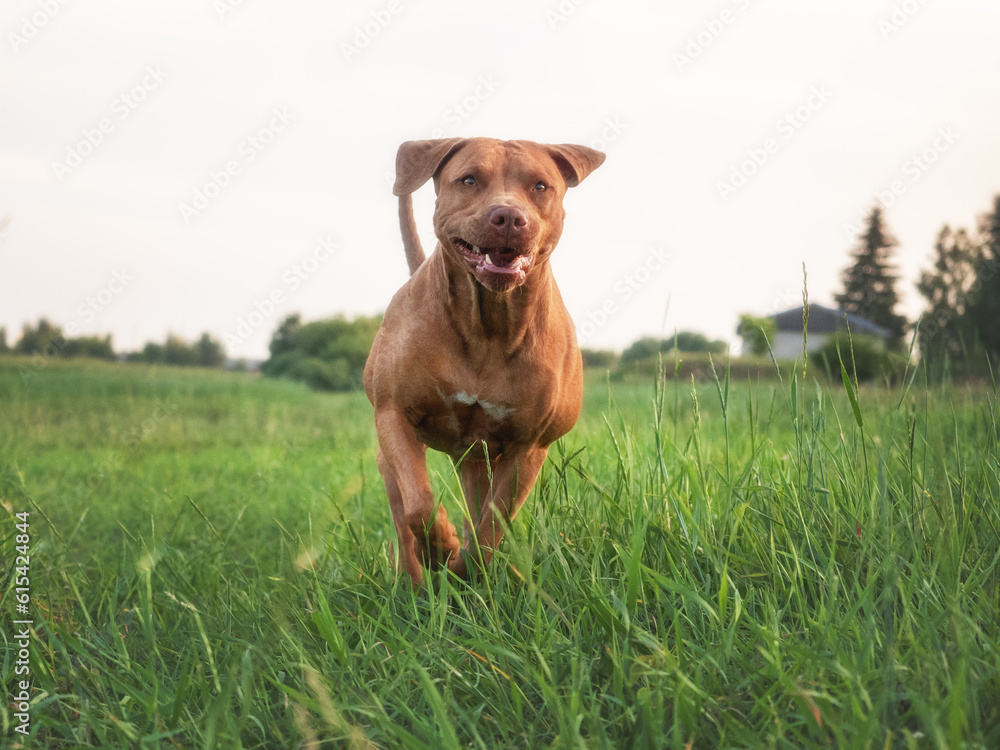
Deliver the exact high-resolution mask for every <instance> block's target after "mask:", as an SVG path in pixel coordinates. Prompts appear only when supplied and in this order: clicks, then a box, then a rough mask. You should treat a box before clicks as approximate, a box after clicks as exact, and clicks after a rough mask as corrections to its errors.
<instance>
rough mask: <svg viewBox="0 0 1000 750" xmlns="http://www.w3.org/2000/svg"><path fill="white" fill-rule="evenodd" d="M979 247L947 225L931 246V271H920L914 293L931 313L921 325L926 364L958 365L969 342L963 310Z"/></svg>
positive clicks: (967, 297)
mask: <svg viewBox="0 0 1000 750" xmlns="http://www.w3.org/2000/svg"><path fill="white" fill-rule="evenodd" d="M978 255H979V247H978V243H977V242H976V240H975V239H974V238H972V237H970V236H969V233H968V232H967V231H966V230H965V229H958V230H957V231H953V230H952V229H951V227H949V226H948V225H947V224H945V225H944V227H942V228H941V231H940V232H939V233H938V236H937V241H936V242H935V243H934V268H933V270H931V271H922V272H921V273H920V279H919V281H917V291H918V292H920V294H921V295H922V296H923V298H924V299H926V300H927V303H928V305H930V309H929V310H928V311H927V313H926V314H925V315H924V316H923V318H922V319H921V322H920V329H919V337H920V352H921V355H922V356H923V358H924V359H925V360H926V361H927V362H935V361H937V360H938V359H940V358H941V357H943V356H947V357H948V358H949V359H950V360H951V361H961V360H962V359H963V358H964V354H965V344H966V343H967V340H968V333H969V321H968V319H967V318H966V308H967V305H968V302H969V293H970V290H971V288H972V285H973V281H974V279H975V272H976V262H977V256H978Z"/></svg>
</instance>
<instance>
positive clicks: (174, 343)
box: [128, 333, 226, 367]
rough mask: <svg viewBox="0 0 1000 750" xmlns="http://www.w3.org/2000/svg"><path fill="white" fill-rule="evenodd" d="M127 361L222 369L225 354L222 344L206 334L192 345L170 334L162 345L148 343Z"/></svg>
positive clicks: (224, 362)
mask: <svg viewBox="0 0 1000 750" xmlns="http://www.w3.org/2000/svg"><path fill="white" fill-rule="evenodd" d="M128 361H129V362H146V363H148V364H154V365H177V366H179V367H222V366H223V365H224V364H226V352H225V350H224V349H223V348H222V344H221V343H219V342H218V341H216V340H215V339H213V338H212V337H211V336H209V335H208V334H207V333H203V334H202V335H201V338H200V339H198V340H197V341H196V342H194V343H193V344H189V343H187V342H186V341H184V339H182V338H180V337H179V336H175V335H173V334H170V335H168V336H167V340H166V342H165V343H163V344H157V343H155V342H152V341H150V342H149V343H147V344H146V345H145V346H144V347H143V348H142V350H141V351H138V352H135V353H133V354H130V355H129V356H128Z"/></svg>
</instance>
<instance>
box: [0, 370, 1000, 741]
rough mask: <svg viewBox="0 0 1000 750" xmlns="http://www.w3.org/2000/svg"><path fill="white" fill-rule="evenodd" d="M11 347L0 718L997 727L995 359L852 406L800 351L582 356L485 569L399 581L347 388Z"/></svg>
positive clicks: (290, 730)
mask: <svg viewBox="0 0 1000 750" xmlns="http://www.w3.org/2000/svg"><path fill="white" fill-rule="evenodd" d="M26 365H29V363H26V362H25V361H18V360H15V359H11V358H0V500H2V504H3V507H4V508H6V512H5V511H2V510H0V516H2V520H0V537H2V540H3V549H2V558H0V559H2V560H3V562H4V568H3V569H4V573H5V577H4V579H3V584H4V589H3V591H4V597H3V603H4V604H3V618H2V620H0V622H2V623H3V625H2V626H0V632H2V638H3V642H4V646H5V651H4V656H3V662H2V669H3V682H4V686H3V689H4V692H5V694H8V695H9V694H11V693H12V692H13V689H14V687H13V686H14V681H15V675H14V665H15V658H16V645H15V643H14V641H13V635H14V626H13V625H12V624H10V623H11V621H12V620H13V619H14V617H15V615H14V609H13V593H14V588H15V584H14V578H13V576H12V570H11V565H12V564H13V561H14V558H15V554H16V553H15V546H16V545H15V535H16V533H17V532H16V529H15V522H16V519H15V518H14V516H12V515H11V514H12V513H17V512H23V511H29V512H30V513H31V516H30V523H31V527H30V536H31V586H30V588H31V596H32V603H31V616H32V618H33V619H34V621H35V625H34V629H33V640H32V645H31V681H32V704H31V717H32V718H31V730H30V731H31V734H30V737H29V738H27V739H24V738H21V736H20V735H18V734H15V733H14V732H13V725H14V714H13V711H12V709H11V705H10V703H9V702H7V701H4V702H3V705H2V707H0V712H2V720H3V732H4V735H3V736H4V740H3V742H6V743H8V746H16V745H15V744H14V743H16V742H17V740H19V739H22V740H23V743H24V745H25V746H34V747H49V748H60V747H184V748H197V747H226V748H229V747H247V748H255V747H296V746H300V744H301V746H316V745H309V743H311V742H314V741H316V742H323V741H326V742H327V743H328V745H327V746H329V747H384V748H397V747H398V748H424V747H443V748H452V747H474V748H493V747H504V748H508V747H509V748H520V747H558V748H571V747H572V748H576V747H626V748H671V747H672V748H685V747H695V748H716V747H747V748H750V747H754V748H756V747H777V748H803V747H842V748H848V747H849V748H865V747H871V748H883V747H890V748H893V747H902V748H909V747H915V748H959V747H967V748H990V749H992V748H996V747H1000V450H998V438H1000V434H998V405H997V404H998V398H997V391H996V390H994V389H990V388H986V387H967V388H965V387H958V386H954V387H944V388H936V389H933V388H926V387H921V386H919V384H915V385H914V386H913V387H912V388H910V389H909V390H906V389H905V388H898V389H894V390H885V389H878V390H876V389H870V390H869V389H862V390H861V391H860V392H859V393H858V404H857V406H858V408H857V412H855V410H854V409H853V408H852V404H851V402H850V400H849V398H848V394H847V393H846V392H845V390H844V387H843V385H841V384H837V385H836V386H834V385H822V386H820V385H818V384H816V383H815V382H814V381H812V379H811V377H810V378H809V379H808V381H807V386H806V387H802V385H801V383H800V382H793V383H789V382H788V381H787V380H786V381H785V383H784V384H778V383H772V382H760V383H756V382H753V383H747V382H734V383H727V382H725V381H724V380H723V381H722V382H720V383H714V382H710V383H708V384H698V385H695V386H692V384H691V383H690V382H683V381H681V382H677V381H674V380H667V381H664V382H662V383H661V385H660V387H659V388H657V387H656V386H655V385H654V383H653V382H652V381H648V382H645V381H643V382H628V383H613V384H611V385H610V387H609V385H608V384H607V383H606V382H605V381H604V380H602V378H601V377H600V376H598V375H595V376H593V378H592V380H591V381H590V382H588V387H587V393H586V403H585V407H584V414H583V416H582V418H581V420H580V423H579V425H578V426H577V428H576V429H575V430H574V431H573V432H572V433H570V434H569V435H568V436H567V437H566V438H564V439H563V440H562V441H561V442H560V443H558V444H557V445H556V446H554V447H553V450H552V451H550V457H549V461H548V462H547V464H546V466H545V468H544V470H543V474H542V477H541V479H540V480H539V482H538V485H537V487H536V489H535V491H534V492H533V494H532V497H531V498H530V500H529V501H528V503H527V504H526V506H525V509H524V511H523V512H522V513H521V515H520V516H518V518H517V519H516V521H515V522H514V524H513V527H512V529H511V532H510V533H509V534H508V536H507V537H506V538H505V541H504V544H503V546H502V548H501V551H500V553H499V554H498V555H497V557H496V559H495V560H494V563H493V565H492V568H491V570H490V574H489V576H488V577H486V578H483V579H480V580H478V581H476V582H474V583H471V584H465V583H463V582H460V581H455V580H449V579H448V578H447V577H446V576H445V575H444V574H441V575H437V576H436V577H431V578H430V582H431V585H429V586H427V587H425V588H424V589H423V590H421V591H419V592H416V593H415V592H413V591H412V590H411V589H410V586H409V584H408V582H407V581H405V580H399V579H396V578H395V577H394V575H393V571H392V566H391V563H390V560H389V556H388V544H389V542H390V541H391V537H392V524H391V521H390V517H389V511H388V506H387V503H386V501H385V495H384V491H383V488H382V485H381V481H380V479H379V477H378V472H377V470H376V467H375V438H374V430H373V426H372V420H371V411H370V407H369V405H368V403H367V401H366V400H365V398H364V396H363V395H362V394H347V395H328V394H327V395H324V394H317V393H313V392H310V391H307V390H305V389H304V388H302V387H299V386H297V385H293V384H288V383H283V382H275V381H267V380H259V379H255V378H253V377H251V376H246V375H235V374H224V373H212V372H195V371H182V370H174V369H169V368H159V369H157V368H151V367H143V366H127V367H125V366H115V365H104V364H81V363H62V362H50V363H49V364H48V365H47V366H45V367H43V368H40V369H37V370H30V371H29V372H28V374H27V375H26V376H25V375H22V372H21V370H22V368H23V367H25V366H26ZM918 381H919V376H918ZM859 422H860V424H859ZM431 467H432V472H433V475H434V481H435V486H436V488H437V490H438V492H439V494H440V496H441V497H442V499H443V500H444V502H446V503H447V504H448V505H449V511H450V512H454V513H458V512H459V511H458V500H457V493H458V484H457V482H456V480H455V477H454V475H453V472H452V470H451V467H450V465H449V463H448V462H447V461H446V460H444V459H442V457H440V456H434V457H433V458H432V461H431Z"/></svg>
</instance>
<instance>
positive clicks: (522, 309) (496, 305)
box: [432, 245, 554, 354]
mask: <svg viewBox="0 0 1000 750" xmlns="http://www.w3.org/2000/svg"><path fill="white" fill-rule="evenodd" d="M432 260H436V261H437V263H436V266H437V267H436V268H434V272H435V275H437V276H438V278H439V280H440V282H441V283H442V284H443V285H444V286H445V287H446V289H447V295H446V296H443V297H442V299H447V300H448V304H447V314H448V317H449V318H450V319H451V323H452V325H453V326H454V327H455V329H456V330H457V331H458V332H459V333H460V334H461V335H462V338H463V339H465V340H466V341H469V340H476V339H486V340H492V341H495V342H496V343H499V344H500V345H501V346H502V347H503V348H504V349H505V350H506V351H507V352H508V354H511V353H513V352H514V351H515V350H516V349H518V348H519V347H521V346H522V345H523V344H524V343H525V342H526V339H527V338H528V337H529V336H532V337H533V336H535V335H538V334H540V333H544V332H545V331H547V329H548V325H547V319H548V315H549V310H550V305H551V302H552V292H553V286H554V282H553V278H552V270H551V269H550V268H549V263H548V259H545V260H544V261H542V262H540V263H537V264H536V265H534V266H533V267H532V268H531V269H530V270H529V271H528V277H527V278H526V279H525V281H524V283H523V284H521V285H520V286H517V287H515V288H514V289H512V290H510V291H509V292H493V291H490V290H489V289H487V288H486V287H484V286H483V285H482V284H480V283H479V282H478V281H476V279H475V277H473V275H472V274H470V273H469V272H468V271H466V270H465V269H464V268H462V267H460V266H459V265H458V264H457V263H455V262H454V261H453V260H451V259H450V258H448V257H447V254H446V253H445V252H444V250H443V249H442V248H441V246H440V245H438V248H437V252H436V253H434V256H432Z"/></svg>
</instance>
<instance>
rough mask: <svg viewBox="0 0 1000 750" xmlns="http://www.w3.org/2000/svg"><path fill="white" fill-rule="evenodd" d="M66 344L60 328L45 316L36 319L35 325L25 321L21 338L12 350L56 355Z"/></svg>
mask: <svg viewBox="0 0 1000 750" xmlns="http://www.w3.org/2000/svg"><path fill="white" fill-rule="evenodd" d="M64 346H66V337H65V336H64V335H63V332H62V329H61V328H60V327H59V326H57V325H53V324H52V323H50V322H49V321H48V320H46V319H45V318H42V319H40V320H39V321H38V325H37V326H34V327H33V326H32V325H31V324H30V323H25V324H24V328H23V329H21V338H20V339H19V340H18V342H17V345H16V346H15V347H14V351H15V352H17V353H18V354H43V355H45V356H46V357H56V356H58V355H59V353H60V352H61V351H62V349H63V347H64Z"/></svg>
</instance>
